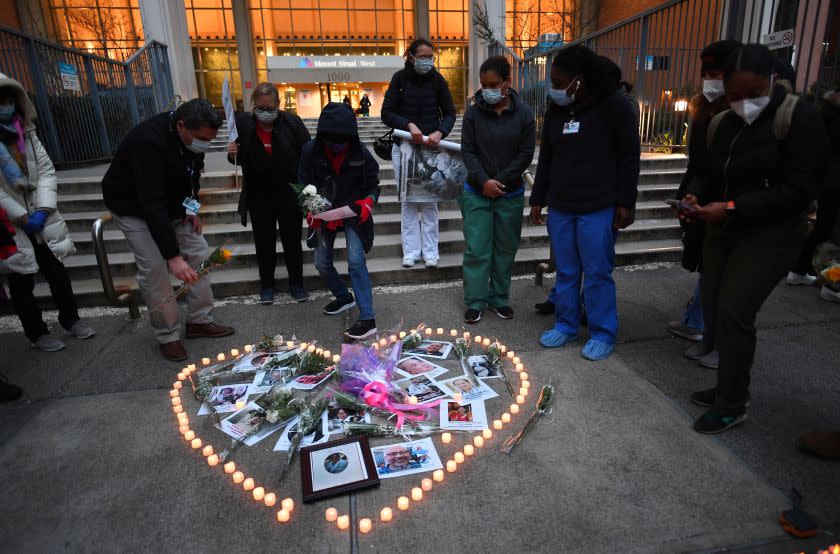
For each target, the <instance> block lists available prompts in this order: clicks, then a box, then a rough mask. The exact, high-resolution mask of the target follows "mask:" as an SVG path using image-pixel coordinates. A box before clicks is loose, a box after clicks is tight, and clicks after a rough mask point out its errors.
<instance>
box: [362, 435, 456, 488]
mask: <svg viewBox="0 0 840 554" xmlns="http://www.w3.org/2000/svg"><path fill="white" fill-rule="evenodd" d="M372 452H373V461H374V462H375V463H376V472H377V474H378V475H379V477H380V478H382V479H387V478H389V477H402V476H403V475H411V474H413V473H423V472H426V471H432V470H435V469H441V468H443V464H442V463H441V461H440V456H438V453H437V450H435V445H434V444H433V443H432V439H431V438H429V437H427V438H425V439H422V440H416V441H408V442H398V443H397V444H391V445H388V446H377V447H376V448H374V449H373V450H372Z"/></svg>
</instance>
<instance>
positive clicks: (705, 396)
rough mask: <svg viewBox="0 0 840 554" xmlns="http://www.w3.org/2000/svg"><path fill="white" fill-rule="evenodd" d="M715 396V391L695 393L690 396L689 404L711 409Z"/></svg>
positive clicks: (708, 390)
mask: <svg viewBox="0 0 840 554" xmlns="http://www.w3.org/2000/svg"><path fill="white" fill-rule="evenodd" d="M715 396H717V389H716V388H715V389H707V390H701V391H699V392H695V393H694V394H692V395H691V403H692V404H694V405H695V406H702V407H704V408H711V407H712V405H713V404H714V403H715Z"/></svg>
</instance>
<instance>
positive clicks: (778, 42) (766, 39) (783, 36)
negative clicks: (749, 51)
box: [761, 29, 793, 50]
mask: <svg viewBox="0 0 840 554" xmlns="http://www.w3.org/2000/svg"><path fill="white" fill-rule="evenodd" d="M761 44H763V45H764V46H766V47H767V48H769V49H770V50H778V49H779V48H787V47H788V46H793V29H785V30H784V31H776V32H775V33H770V34H769V35H764V36H763V37H761Z"/></svg>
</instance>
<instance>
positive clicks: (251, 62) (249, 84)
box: [231, 0, 257, 110]
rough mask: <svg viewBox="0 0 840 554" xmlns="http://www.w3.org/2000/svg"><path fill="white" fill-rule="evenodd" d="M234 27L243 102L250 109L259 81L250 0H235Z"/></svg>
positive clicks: (233, 4)
mask: <svg viewBox="0 0 840 554" xmlns="http://www.w3.org/2000/svg"><path fill="white" fill-rule="evenodd" d="M231 7H232V8H233V28H234V32H235V33H236V49H237V50H238V51H239V78H240V79H241V81H242V83H241V84H242V88H240V89H239V90H241V91H242V104H243V106H244V108H245V109H246V110H247V109H248V102H249V101H250V99H251V91H253V90H254V86H255V84H256V81H257V58H256V55H255V54H254V32H253V30H252V29H251V14H250V13H249V12H250V10H249V9H248V0H233V1H232V2H231Z"/></svg>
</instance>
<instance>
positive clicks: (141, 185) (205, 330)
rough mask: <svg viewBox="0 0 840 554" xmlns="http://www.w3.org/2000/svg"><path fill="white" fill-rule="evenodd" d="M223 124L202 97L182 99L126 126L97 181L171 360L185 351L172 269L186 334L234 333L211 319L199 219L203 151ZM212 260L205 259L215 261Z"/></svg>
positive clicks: (205, 253) (183, 356)
mask: <svg viewBox="0 0 840 554" xmlns="http://www.w3.org/2000/svg"><path fill="white" fill-rule="evenodd" d="M221 125H222V119H221V117H219V114H218V112H216V108H214V107H213V105H212V104H211V103H210V102H208V101H207V100H203V99H200V98H196V99H194V100H190V101H188V102H184V103H183V104H181V105H180V106H178V109H177V110H175V111H174V112H170V113H162V114H160V115H156V116H154V117H151V118H149V119H147V120H146V121H144V122H142V123H140V124H139V125H137V126H136V127H134V128H133V129H132V130H130V131H129V132H128V135H126V137H125V138H124V139H123V141H122V142H121V143H120V145H119V147H118V148H117V152H116V154H114V160H113V161H112V162H111V167H109V168H108V172H107V173H106V174H105V177H104V178H103V179H102V196H103V197H104V199H105V205H106V206H107V207H108V209H109V210H111V213H112V214H113V216H114V221H115V222H116V223H117V225H118V226H119V228H120V229H121V230H122V232H123V233H124V234H125V238H126V240H127V241H128V244H129V246H130V247H131V250H132V252H134V262H135V263H136V264H137V282H138V284H139V285H140V294H141V295H142V296H143V300H144V301H145V302H146V305H147V306H148V307H149V322H150V323H151V326H152V329H154V332H155V338H156V339H157V341H158V343H159V345H160V351H161V354H162V355H163V357H164V358H166V359H167V360H171V361H180V360H185V359H187V356H188V354H187V350H186V349H185V348H184V345H183V344H182V343H181V322H180V312H179V310H178V304H177V299H176V296H177V295H176V294H173V290H172V283H171V282H170V281H169V274H170V273H171V274H172V275H174V276H175V277H176V278H177V279H179V280H181V281H183V282H184V283H186V284H187V285H189V286H188V287H187V289H188V291H187V301H188V303H189V315H188V316H187V328H186V336H187V338H188V339H191V338H199V337H209V338H219V337H226V336H228V335H232V334H233V333H234V329H233V328H232V327H224V326H221V325H216V324H215V323H214V321H213V317H212V316H211V313H212V312H213V291H212V290H211V289H210V282H209V281H208V280H207V279H206V278H203V275H202V274H201V273H202V272H203V271H204V269H207V268H208V265H207V263H206V262H207V259H208V254H209V252H208V250H209V248H208V246H207V241H206V240H205V239H204V235H203V234H202V233H201V220H200V219H199V216H198V210H199V208H200V204H198V200H197V198H198V190H199V178H200V175H201V173H200V172H201V169H202V168H203V167H204V153H205V152H207V151H208V150H209V149H210V141H211V140H213V138H214V137H215V136H216V133H217V132H218V130H219V127H221ZM217 251H218V252H221V251H220V250H217ZM220 255H221V254H220ZM218 261H221V260H218ZM215 262H216V261H215V260H211V262H210V264H211V265H220V264H217V263H215Z"/></svg>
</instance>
